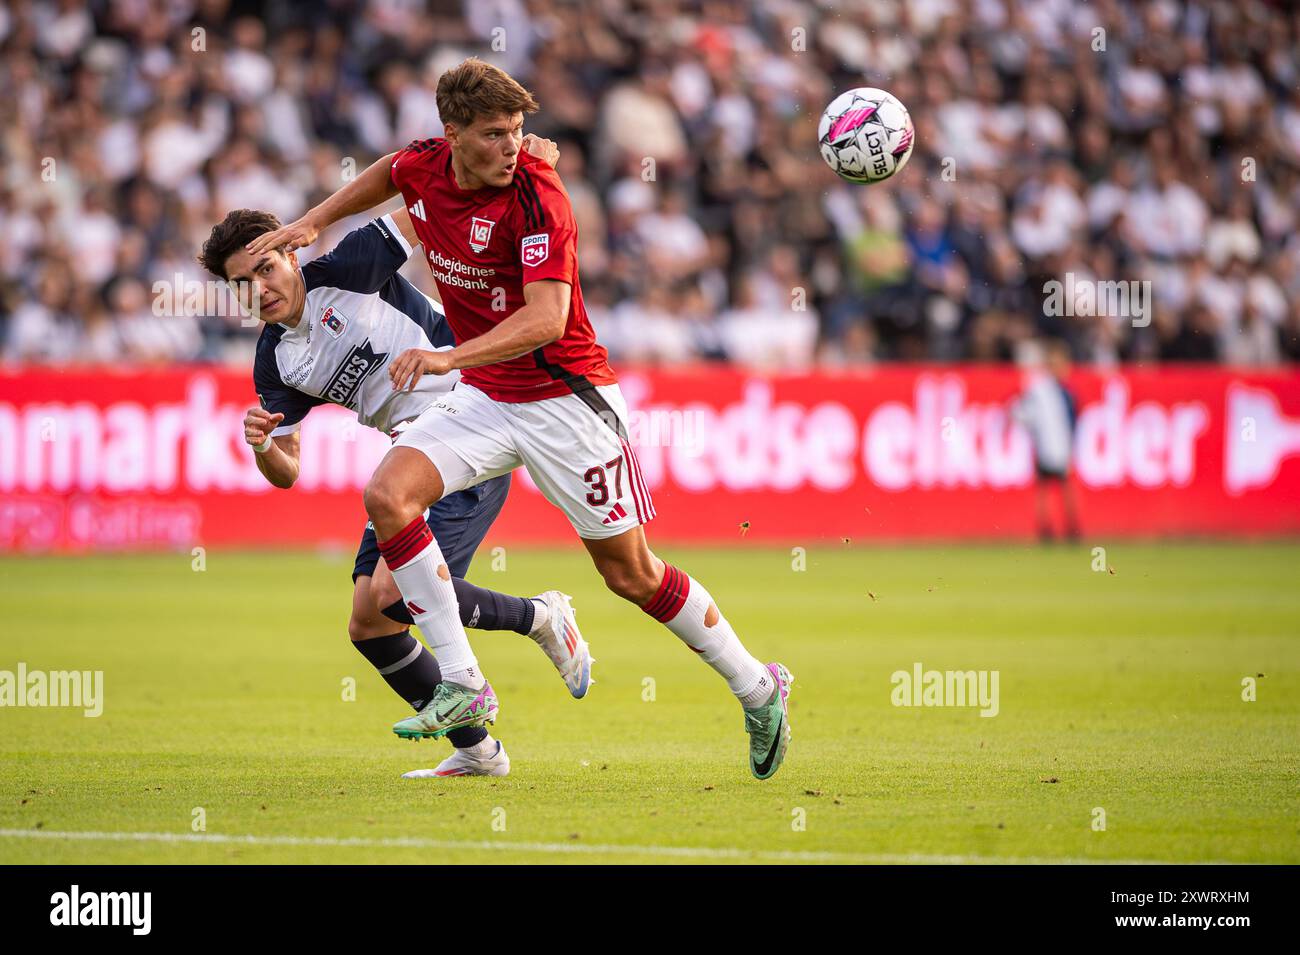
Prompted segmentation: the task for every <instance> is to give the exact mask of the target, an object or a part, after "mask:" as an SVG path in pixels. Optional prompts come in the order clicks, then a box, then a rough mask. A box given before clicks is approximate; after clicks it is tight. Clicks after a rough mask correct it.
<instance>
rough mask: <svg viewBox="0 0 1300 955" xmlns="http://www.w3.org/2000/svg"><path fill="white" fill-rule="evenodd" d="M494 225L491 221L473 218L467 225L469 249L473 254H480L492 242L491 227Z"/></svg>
mask: <svg viewBox="0 0 1300 955" xmlns="http://www.w3.org/2000/svg"><path fill="white" fill-rule="evenodd" d="M495 225H496V223H495V222H493V221H492V220H491V219H480V218H479V217H478V216H475V217H474V218H473V219H471V220H470V223H469V247H470V248H471V249H473V250H474V251H475V252H482V251H483V250H484V249H486V248H487V247H488V243H489V242H491V241H492V227H493V226H495Z"/></svg>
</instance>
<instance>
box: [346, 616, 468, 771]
mask: <svg viewBox="0 0 1300 955" xmlns="http://www.w3.org/2000/svg"><path fill="white" fill-rule="evenodd" d="M352 645H353V646H354V647H356V648H357V650H358V651H360V653H361V655H362V656H363V657H365V658H366V659H367V660H369V661H370V664H371V666H373V667H374V668H375V669H376V670H378V671H379V675H380V676H382V677H383V678H384V682H386V683H387V684H388V685H389V686H390V687H392V688H393V692H394V693H396V694H397V695H398V696H400V697H401V698H402V699H404V700H406V702H407V703H409V704H410V705H411V706H412V707H413V708H414V709H416V710H417V711H418V710H419V709H420V708H421V707H423V706H424V705H425V704H426V703H428V702H429V698H430V697H432V696H433V691H434V688H435V687H437V685H438V684H439V683H441V682H442V670H441V669H439V667H438V661H437V659H436V658H435V657H434V655H433V654H432V653H430V652H429V648H428V647H426V646H425V645H424V644H423V643H421V642H420V641H419V640H417V639H415V637H413V636H411V634H410V632H408V631H406V630H403V631H402V632H401V633H392V634H389V635H388V636H386V637H375V638H374V639H373V640H354V641H353V642H352ZM486 738H487V730H485V729H484V728H483V727H481V726H471V727H467V728H464V729H458V730H452V731H451V732H450V733H448V734H447V739H449V740H451V745H452V746H455V747H456V748H457V749H464V748H465V747H466V746H473V745H475V744H476V743H480V742H482V741H483V740H484V739H486Z"/></svg>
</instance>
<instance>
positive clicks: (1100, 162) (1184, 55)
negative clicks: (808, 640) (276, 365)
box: [0, 0, 1300, 369]
mask: <svg viewBox="0 0 1300 955" xmlns="http://www.w3.org/2000/svg"><path fill="white" fill-rule="evenodd" d="M1298 51H1300V7H1298V6H1297V5H1295V4H1291V3H1286V2H1280V0H1279V2H1267V0H1192V2H1182V0H1150V2H1118V0H1100V2H1096V0H1095V2H1088V3H1082V2H1074V0H898V2H886V0H753V2H751V0H582V2H576V0H575V2H566V0H369V2H366V0H322V2H310V3H308V2H297V0H280V2H275V0H272V2H267V3H256V4H254V3H240V2H236V0H91V2H88V3H87V2H78V0H10V2H8V3H6V4H5V5H3V6H0V94H2V95H0V356H2V357H3V359H4V360H5V361H7V362H24V361H30V362H42V363H69V362H127V361H130V362H176V361H239V362H244V361H247V360H248V359H249V357H250V355H251V352H252V343H253V340H254V338H255V334H256V329H255V328H251V329H250V328H247V327H244V324H246V323H241V320H240V316H238V315H231V314H226V315H216V314H202V313H201V312H202V310H199V311H200V314H191V315H186V314H175V313H173V311H172V310H166V312H167V313H165V314H161V315H160V314H156V312H157V311H158V309H156V308H155V307H154V304H155V300H156V298H157V297H158V286H157V285H156V284H155V283H159V282H162V283H166V284H167V286H169V287H170V286H173V285H175V284H176V283H177V282H178V277H179V281H180V282H182V283H183V282H203V281H206V280H208V279H209V276H207V275H206V274H205V273H203V272H202V270H201V269H200V268H199V266H198V265H197V264H196V263H195V261H194V256H195V253H196V251H197V249H198V247H199V245H200V244H201V243H202V241H203V239H204V238H205V237H206V236H207V233H208V230H209V229H210V228H211V226H212V224H213V223H214V222H216V221H219V220H220V219H221V218H222V216H223V215H224V214H225V213H226V211H228V210H229V209H231V208H237V207H251V208H262V209H268V210H270V211H272V212H275V213H276V214H277V215H279V216H280V217H281V218H282V219H284V220H285V221H289V220H291V219H293V218H295V217H296V216H298V215H300V214H301V213H302V212H303V211H305V210H306V209H308V208H309V207H310V206H311V205H312V204H314V203H315V202H318V201H319V200H320V199H322V198H323V197H324V196H326V195H328V194H329V193H330V192H332V191H333V190H335V189H337V188H338V187H339V186H340V185H341V184H342V183H343V181H344V180H345V179H346V178H347V177H348V176H350V175H352V174H355V173H356V172H359V171H360V170H362V169H364V168H365V166H367V165H368V164H369V163H371V162H372V161H374V160H375V159H376V158H378V157H379V156H381V155H383V154H385V153H387V152H391V151H393V150H395V149H397V148H399V147H401V146H402V145H404V144H405V143H407V142H408V141H410V140H412V139H416V138H427V137H429V136H436V135H439V134H440V133H441V131H442V126H441V123H440V121H439V118H438V111H437V105H436V103H435V100H434V89H435V85H436V83H437V79H438V76H439V75H440V73H441V72H442V70H444V69H445V68H447V67H448V66H450V65H453V64H455V63H457V62H459V61H460V60H461V59H463V58H464V57H465V56H468V55H479V56H482V57H484V58H485V59H489V60H491V61H492V62H495V63H497V64H498V65H500V66H502V67H503V68H505V69H507V70H508V71H510V72H511V73H512V74H513V75H514V76H515V77H516V78H517V79H519V80H520V81H521V82H523V83H524V84H525V85H526V86H528V87H529V88H530V89H531V90H532V91H533V92H534V94H535V95H536V97H537V99H538V100H539V101H540V103H541V104H542V111H541V112H540V113H538V114H537V115H536V116H534V117H531V118H530V119H529V120H528V122H527V124H526V129H527V130H528V131H531V132H535V133H538V134H540V135H542V136H545V137H549V138H552V139H555V140H556V141H557V142H558V143H559V145H560V149H561V160H560V171H561V175H562V177H563V179H564V181H565V183H566V185H567V188H568V191H569V194H570V196H571V198H572V200H573V205H574V209H575V212H576V215H577V219H578V224H579V232H580V267H581V276H582V281H583V289H584V293H585V296H586V301H587V304H588V308H589V311H590V313H591V315H592V320H593V322H594V324H595V325H596V328H597V333H598V335H599V336H600V337H601V339H602V340H603V341H604V343H605V344H606V345H607V346H608V347H609V348H610V350H611V352H612V353H613V356H614V357H615V359H617V360H619V361H637V362H642V363H651V364H655V363H658V364H668V363H681V362H697V361H731V362H737V363H742V364H745V365H748V366H754V367H760V368H772V369H786V368H792V369H798V368H804V367H809V366H812V365H815V364H820V365H852V364H863V363H872V362H877V361H891V360H934V361H953V360H972V361H1005V360H1012V359H1014V357H1015V356H1016V354H1017V349H1018V345H1019V344H1020V343H1022V342H1024V341H1027V340H1030V339H1035V338H1042V337H1051V338H1061V339H1064V340H1066V341H1067V342H1068V344H1069V346H1070V349H1071V351H1072V352H1073V355H1074V358H1075V359H1076V360H1078V361H1082V362H1092V363H1102V364H1106V363H1115V362H1122V361H1154V362H1172V361H1210V362H1225V363H1232V364H1239V365H1271V364H1277V363H1279V362H1288V361H1296V360H1300V228H1298V227H1300V52H1298ZM855 86H879V87H883V88H886V89H888V90H890V91H891V92H893V93H894V94H895V95H896V96H898V97H899V98H900V99H901V100H902V101H903V102H904V103H905V104H906V105H907V106H908V107H909V108H910V110H911V114H912V118H913V120H914V122H915V126H916V149H915V152H914V154H913V155H912V158H911V161H910V164H909V165H908V166H907V167H906V168H905V169H904V171H903V172H902V173H901V174H899V175H898V176H897V177H896V178H895V179H894V180H890V181H888V182H886V183H882V184H878V185H873V186H867V187H864V186H857V185H851V184H848V183H844V182H841V181H840V180H838V179H836V178H835V176H834V175H833V174H832V173H831V172H830V171H829V169H827V168H826V167H825V165H824V164H823V162H822V160H821V158H820V157H819V155H818V151H817V122H818V118H819V116H820V113H821V110H822V108H823V107H824V106H825V105H826V104H827V103H828V102H829V101H830V100H831V99H832V98H833V96H834V95H835V94H837V93H838V92H842V91H844V90H846V89H849V88H852V87H855ZM361 221H364V220H354V221H352V222H350V223H346V224H345V225H346V226H347V227H351V226H354V225H356V224H359V223H360V222H361ZM341 234H342V227H339V228H336V229H334V230H331V232H330V233H329V234H327V235H324V236H322V237H321V240H320V241H319V242H318V243H317V245H316V247H314V248H313V249H310V250H307V251H306V252H305V253H303V256H304V257H305V258H310V257H312V256H313V255H316V254H320V253H321V252H323V251H326V250H327V249H328V248H329V247H330V246H331V245H332V244H333V243H334V242H336V241H337V240H338V238H339V237H340V235H341ZM404 274H406V275H407V276H408V277H410V278H411V279H412V281H415V282H416V283H417V284H418V285H420V286H421V287H422V288H425V289H426V290H430V291H431V290H432V283H431V279H430V277H429V274H428V269H427V268H426V267H425V266H424V264H423V263H422V262H419V261H415V260H414V259H413V260H412V261H411V262H409V263H408V265H407V267H406V269H405V271H404ZM1067 276H1068V278H1069V281H1070V282H1073V283H1074V285H1073V286H1072V287H1075V288H1078V287H1081V286H1080V285H1079V283H1080V282H1082V283H1085V284H1086V283H1088V282H1103V281H1104V282H1111V281H1118V282H1124V283H1136V284H1134V285H1131V286H1129V285H1126V286H1125V288H1126V289H1134V290H1136V289H1139V288H1141V287H1142V286H1141V284H1140V283H1144V282H1149V283H1150V285H1149V289H1150V290H1151V295H1152V298H1151V301H1150V302H1149V303H1148V304H1147V310H1146V311H1145V312H1144V313H1143V314H1142V315H1131V314H1124V315H1117V314H1077V311H1078V310H1077V309H1075V310H1073V311H1075V312H1076V313H1075V314H1065V315H1059V314H1055V315H1054V314H1051V313H1052V312H1053V309H1052V308H1049V307H1045V303H1044V299H1045V297H1046V296H1047V291H1046V290H1047V289H1048V288H1049V286H1050V283H1052V282H1053V281H1054V280H1055V281H1065V280H1066V278H1067ZM1102 298H1103V299H1104V298H1105V297H1104V296H1102ZM183 311H184V310H182V312H183ZM1057 311H1059V310H1057ZM1084 311H1085V312H1086V311H1087V309H1086V308H1085V309H1084ZM1102 311H1106V309H1102Z"/></svg>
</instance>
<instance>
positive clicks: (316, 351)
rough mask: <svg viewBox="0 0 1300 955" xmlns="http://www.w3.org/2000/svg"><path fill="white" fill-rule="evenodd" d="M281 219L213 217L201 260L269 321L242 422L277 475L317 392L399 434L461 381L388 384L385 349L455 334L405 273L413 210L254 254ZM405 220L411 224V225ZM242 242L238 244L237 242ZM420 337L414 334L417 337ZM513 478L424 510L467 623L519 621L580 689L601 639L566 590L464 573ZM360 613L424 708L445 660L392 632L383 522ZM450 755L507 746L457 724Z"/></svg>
mask: <svg viewBox="0 0 1300 955" xmlns="http://www.w3.org/2000/svg"><path fill="white" fill-rule="evenodd" d="M278 227H279V223H278V221H277V220H276V219H275V217H274V216H271V215H269V214H268V213H263V212H256V211H252V210H238V211H236V212H232V213H231V214H230V215H229V216H227V218H226V220H225V221H224V222H223V223H221V224H220V225H218V226H217V227H215V228H214V229H213V232H212V236H211V237H210V238H209V241H208V243H207V244H206V245H205V246H204V252H203V254H202V255H201V256H200V261H201V262H202V263H203V264H204V265H205V267H207V268H209V269H210V270H211V271H212V272H213V273H214V274H216V275H218V276H220V277H222V278H224V279H226V280H228V281H230V282H232V283H235V284H236V287H237V289H238V290H239V291H240V292H241V294H242V295H243V296H244V299H243V301H244V302H245V304H246V306H251V304H252V303H254V302H256V303H257V305H258V307H259V309H260V314H261V317H262V318H263V319H264V320H265V321H266V327H265V328H264V329H263V332H262V335H261V338H260V339H259V341H258V346H257V356H256V359H255V365H254V375H253V377H254V382H255V385H256V389H257V392H258V396H259V400H260V402H261V405H260V407H258V408H253V409H250V410H249V412H248V414H247V415H246V417H245V421H244V436H245V440H246V441H247V442H248V443H249V444H250V445H252V446H253V447H254V450H255V451H256V452H257V463H258V467H259V469H260V470H261V471H262V473H263V474H264V475H265V476H266V477H267V479H268V480H269V481H270V482H271V483H272V484H274V485H276V486H277V487H291V486H292V485H293V483H294V481H295V480H296V479H297V476H298V464H299V454H298V451H299V427H300V426H301V423H302V420H303V418H304V417H306V415H307V414H308V413H309V412H310V410H311V409H312V408H313V407H315V406H316V405H320V404H326V403H332V404H339V405H343V406H345V407H348V408H350V409H352V410H354V411H356V412H357V417H358V421H359V422H360V423H362V424H365V425H368V426H371V427H375V428H378V429H380V430H384V431H387V432H389V433H390V434H393V435H396V434H399V433H400V431H401V429H402V427H403V425H404V424H405V423H407V422H409V421H410V420H412V419H413V418H415V417H417V416H418V415H419V414H421V413H422V412H423V411H424V410H426V409H427V408H428V406H429V405H430V403H431V402H432V401H435V400H436V399H437V397H438V396H439V395H440V394H443V393H445V392H446V391H448V390H449V389H450V387H451V386H452V385H453V384H454V382H441V381H438V382H434V381H432V380H431V382H430V383H431V385H432V387H430V388H425V389H417V390H416V391H415V392H407V393H402V394H399V393H397V392H395V391H393V389H392V386H391V384H390V383H389V378H388V373H387V367H386V366H387V362H388V361H389V359H391V358H392V357H393V356H394V355H396V354H400V353H401V351H402V350H403V349H405V348H408V347H421V348H433V349H437V348H445V347H450V345H451V344H452V341H451V334H450V332H449V331H448V330H447V328H446V324H445V321H444V320H443V317H442V314H441V307H440V306H439V305H438V303H436V302H433V301H431V300H430V299H428V298H427V297H425V296H424V295H423V294H422V293H421V292H419V290H417V289H416V288H415V287H414V286H412V285H411V284H410V283H409V282H407V281H406V280H405V279H403V278H402V277H401V276H399V275H397V274H396V272H397V269H398V268H400V266H401V265H402V264H403V263H404V262H405V261H406V258H407V256H408V255H409V254H410V252H411V242H410V237H411V236H413V231H412V230H411V226H410V221H409V218H407V217H406V216H405V214H404V213H400V212H399V213H397V214H396V221H395V219H394V217H390V216H383V217H381V218H379V219H376V220H375V221H373V222H371V223H370V224H368V225H366V226H364V227H362V228H360V229H357V230H355V231H353V232H352V233H350V234H349V235H347V236H346V237H345V238H344V239H343V240H342V241H341V242H340V243H339V244H338V246H337V247H336V248H335V249H334V250H333V251H332V252H331V253H329V254H327V255H325V256H322V257H321V258H319V259H316V260H314V261H312V262H309V263H307V264H306V265H304V266H303V267H302V268H301V269H299V268H298V267H297V259H296V256H295V255H294V254H293V253H288V254H286V253H284V252H280V251H271V252H267V253H262V254H260V255H256V256H254V255H250V254H249V253H248V252H246V251H245V250H244V245H245V244H246V243H247V242H248V241H250V240H251V239H252V238H254V237H256V236H257V235H261V234H263V233H264V232H266V231H269V230H272V229H275V228H278ZM404 232H405V233H406V234H405V235H404V234H403V233H404ZM231 250H234V251H231ZM413 343H416V344H413ZM508 488H509V476H508V475H504V476H502V477H500V478H497V479H494V480H493V481H489V482H485V483H484V484H481V485H479V486H477V487H475V488H471V489H467V490H466V491H463V492H461V493H459V494H455V495H450V496H448V497H446V498H444V499H443V500H442V501H439V502H438V503H437V504H436V505H434V506H433V507H431V508H430V509H429V510H428V511H427V512H426V515H425V519H426V521H427V524H428V526H429V527H430V528H431V529H436V532H437V533H438V535H439V538H440V539H443V540H450V541H452V544H451V549H450V551H449V553H448V560H447V565H448V571H449V573H450V574H451V575H452V583H453V585H454V587H455V591H456V595H457V599H458V601H459V609H460V615H461V618H462V623H463V624H464V625H465V626H471V627H477V628H479V629H512V630H516V631H518V632H520V633H525V634H528V635H530V636H532V637H533V639H534V640H535V641H536V642H538V644H539V646H541V647H542V649H543V650H544V651H546V653H547V655H548V656H549V657H550V658H551V660H552V662H553V663H554V664H555V666H556V668H557V669H558V670H559V671H560V673H561V676H562V677H564V679H565V683H566V685H568V687H569V690H570V692H571V693H572V694H573V695H574V696H575V697H578V698H581V697H582V696H583V695H585V693H586V691H587V688H588V686H589V685H590V667H591V662H592V661H591V658H590V652H589V650H588V648H587V645H586V643H585V641H584V640H583V639H582V636H581V634H580V633H579V631H578V629H577V625H576V622H575V621H574V619H573V611H572V608H571V607H570V606H569V601H568V598H567V597H566V596H565V595H563V594H560V593H558V592H556V591H549V592H547V593H545V594H542V595H540V596H539V597H535V598H520V597H510V596H507V595H504V594H497V593H494V592H492V591H488V590H483V589H481V588H478V587H475V586H473V585H472V584H469V583H468V582H466V581H465V580H464V579H463V577H464V575H465V573H466V572H467V571H468V568H469V563H470V560H471V558H472V557H473V554H474V551H475V549H476V548H477V547H478V545H479V543H480V542H481V541H482V539H483V536H484V535H485V534H486V532H487V529H488V527H490V526H491V523H492V521H493V520H494V519H495V517H496V515H497V514H498V513H499V511H500V509H501V506H502V504H503V503H504V501H505V496H506V493H507V491H508ZM353 580H354V594H353V608H352V619H351V621H350V622H349V626H348V630H349V634H350V635H351V637H352V640H353V642H354V645H355V646H356V647H357V649H358V650H359V651H360V652H361V653H362V654H363V655H364V656H365V657H366V658H367V659H368V660H370V662H371V663H372V664H373V665H374V666H375V667H376V669H378V670H379V672H380V674H381V675H383V677H384V678H385V680H386V681H387V682H388V683H389V685H390V686H392V687H393V689H394V690H395V691H396V692H398V693H399V695H401V696H403V698H404V699H406V700H407V702H409V703H410V704H411V705H412V706H413V707H415V709H417V710H418V709H420V708H421V707H422V706H423V705H424V704H425V703H426V702H427V700H428V699H429V698H430V697H431V696H432V694H433V691H434V689H435V688H436V686H437V684H438V683H439V682H440V680H441V675H440V672H439V668H438V665H437V662H436V660H435V659H434V657H433V655H432V654H430V653H429V651H428V650H427V649H425V648H424V646H423V645H422V644H420V643H419V642H418V641H417V640H416V639H415V638H414V637H412V636H411V635H410V633H409V631H408V630H406V629H405V627H403V628H402V629H401V630H400V631H399V632H396V633H394V632H393V631H394V626H393V624H392V623H391V622H389V621H390V620H395V621H397V622H399V623H402V624H409V623H410V622H411V613H412V612H418V608H412V607H408V606H407V605H406V604H405V603H404V602H403V601H402V599H401V596H400V593H399V592H398V590H397V588H396V586H395V584H394V583H393V580H392V575H391V573H389V572H388V570H387V568H386V566H385V565H384V563H383V561H382V559H381V557H380V553H379V548H378V544H377V542H376V539H375V534H374V530H373V528H371V527H369V526H367V528H366V531H365V533H364V535H363V537H362V543H361V547H360V549H359V551H358V554H357V559H356V564H355V567H354V569H353ZM448 736H449V738H450V739H451V741H452V742H453V744H454V745H455V746H456V747H457V749H456V752H455V753H454V754H453V756H452V757H451V758H449V759H448V760H446V761H444V763H443V764H442V765H441V766H439V767H438V769H437V770H433V771H421V772H420V773H419V774H420V775H425V774H428V775H504V774H505V773H506V772H507V771H508V768H509V761H508V759H507V757H506V756H505V750H504V748H503V747H502V746H501V745H500V744H499V743H498V742H497V741H496V740H492V739H491V737H489V736H488V735H487V733H486V730H484V729H482V728H481V727H472V728H466V729H462V730H453V731H452V732H451V733H449V734H448Z"/></svg>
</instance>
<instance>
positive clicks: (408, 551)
mask: <svg viewBox="0 0 1300 955" xmlns="http://www.w3.org/2000/svg"><path fill="white" fill-rule="evenodd" d="M432 541H433V531H431V530H429V525H428V524H426V523H425V521H424V517H423V515H421V516H420V517H417V518H416V519H415V520H413V521H411V523H409V524H407V525H406V526H405V527H403V528H402V529H401V530H400V531H398V532H397V533H396V534H394V535H393V536H392V537H390V538H388V540H386V541H379V553H380V554H382V555H383V558H384V563H386V564H387V565H388V569H389V570H397V568H399V567H401V566H402V565H403V564H408V563H410V562H411V561H412V560H413V559H414V558H415V557H417V556H418V555H419V553H420V552H421V551H422V550H424V549H425V548H426V547H428V546H429V544H430V542H432Z"/></svg>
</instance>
